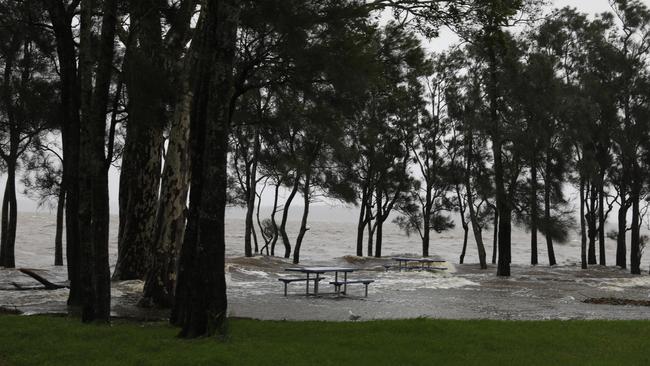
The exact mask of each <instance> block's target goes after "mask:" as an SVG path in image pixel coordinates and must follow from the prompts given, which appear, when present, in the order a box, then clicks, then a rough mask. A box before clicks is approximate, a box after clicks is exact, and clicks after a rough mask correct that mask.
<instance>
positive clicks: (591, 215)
mask: <svg viewBox="0 0 650 366" xmlns="http://www.w3.org/2000/svg"><path fill="white" fill-rule="evenodd" d="M588 192H589V212H587V225H588V228H587V236H588V238H589V246H588V250H587V263H588V264H596V263H597V261H596V236H597V234H598V233H597V228H596V220H597V217H598V216H597V213H596V212H597V211H596V204H597V203H596V202H598V197H597V195H598V194H597V188H596V185H595V184H593V182H591V183H590V184H589V189H588Z"/></svg>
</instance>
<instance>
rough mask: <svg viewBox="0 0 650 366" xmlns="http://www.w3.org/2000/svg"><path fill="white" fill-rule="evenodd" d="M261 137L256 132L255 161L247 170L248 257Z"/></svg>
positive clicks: (246, 254) (247, 253)
mask: <svg viewBox="0 0 650 366" xmlns="http://www.w3.org/2000/svg"><path fill="white" fill-rule="evenodd" d="M259 146H260V138H259V133H257V132H256V133H255V142H254V148H253V150H254V151H253V156H252V159H253V162H252V164H251V168H250V172H247V174H246V175H247V179H246V180H247V187H246V190H247V192H248V197H247V200H246V224H245V229H244V255H245V256H246V257H252V256H253V248H252V246H251V238H252V237H253V236H254V235H255V232H254V227H253V213H254V212H255V198H256V197H257V196H256V193H257V155H258V153H259V148H260V147H259ZM258 251H259V250H258V247H257V240H255V253H257V252H258Z"/></svg>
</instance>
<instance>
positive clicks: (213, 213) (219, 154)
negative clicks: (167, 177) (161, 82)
mask: <svg viewBox="0 0 650 366" xmlns="http://www.w3.org/2000/svg"><path fill="white" fill-rule="evenodd" d="M204 10H205V12H206V13H205V14H206V16H205V22H204V28H203V32H204V34H205V38H206V40H205V47H202V52H200V54H201V57H205V59H206V60H207V61H209V62H208V67H209V68H208V70H210V74H211V76H212V78H211V81H210V84H209V85H210V86H211V87H210V97H209V103H208V111H207V118H206V119H204V120H203V121H205V123H197V124H196V126H192V127H191V128H192V130H191V134H193V135H194V136H195V141H197V142H198V144H197V146H196V148H195V149H194V150H193V151H192V152H193V153H195V154H194V155H193V156H192V169H191V182H192V183H191V188H190V207H189V215H188V222H187V228H186V231H185V237H184V240H183V247H182V249H181V257H180V262H179V282H178V286H177V294H176V295H177V298H176V303H175V306H174V311H173V313H172V322H174V323H175V324H178V325H180V326H181V327H182V330H181V333H180V336H181V337H185V338H194V337H200V336H212V335H220V336H223V335H225V332H226V327H225V322H226V316H227V297H226V279H225V273H224V266H225V237H224V215H225V207H226V188H227V154H228V130H229V124H230V118H231V111H230V105H231V103H230V101H231V98H232V95H233V82H232V72H233V63H234V56H235V48H236V40H237V28H238V23H239V1H238V0H225V1H219V2H208V3H207V4H205V6H204V8H203V9H202V11H204ZM194 127H196V128H194Z"/></svg>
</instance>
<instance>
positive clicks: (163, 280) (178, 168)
mask: <svg viewBox="0 0 650 366" xmlns="http://www.w3.org/2000/svg"><path fill="white" fill-rule="evenodd" d="M187 57H188V59H186V60H185V62H184V66H183V67H182V75H181V77H180V90H179V93H178V97H177V100H176V108H175V109H174V116H173V120H172V127H171V131H170V134H169V143H168V145H167V154H166V156H165V167H164V170H163V174H162V178H161V182H162V183H161V188H160V199H159V200H158V210H157V214H156V229H155V231H154V237H153V240H154V241H153V248H152V249H153V253H152V254H153V256H152V257H153V262H152V263H151V268H150V269H149V271H148V272H147V276H146V280H145V284H144V293H143V298H142V300H141V301H140V305H141V306H152V305H157V306H161V307H171V306H172V305H173V303H174V301H173V300H174V287H175V285H176V267H177V257H178V253H179V251H180V248H181V244H182V242H183V233H184V230H185V208H186V204H187V191H188V188H189V187H188V184H189V169H190V157H189V134H190V116H191V105H192V98H193V95H194V94H193V93H192V88H191V80H190V78H191V70H194V60H193V58H194V57H195V56H194V48H193V49H192V50H190V53H189V55H188V56H187ZM198 92H199V93H207V90H198Z"/></svg>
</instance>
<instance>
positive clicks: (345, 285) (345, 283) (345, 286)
mask: <svg viewBox="0 0 650 366" xmlns="http://www.w3.org/2000/svg"><path fill="white" fill-rule="evenodd" d="M343 293H344V294H345V295H347V294H348V273H347V272H343Z"/></svg>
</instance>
